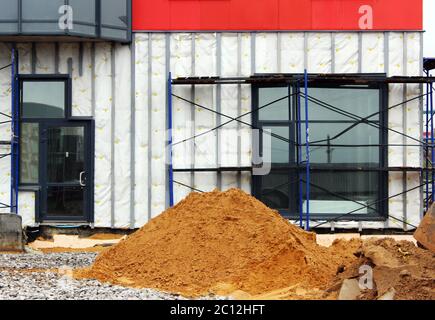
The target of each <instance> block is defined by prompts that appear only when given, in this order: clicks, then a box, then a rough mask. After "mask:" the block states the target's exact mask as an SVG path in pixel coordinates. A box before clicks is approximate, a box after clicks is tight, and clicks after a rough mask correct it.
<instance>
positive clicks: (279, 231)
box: [77, 189, 360, 296]
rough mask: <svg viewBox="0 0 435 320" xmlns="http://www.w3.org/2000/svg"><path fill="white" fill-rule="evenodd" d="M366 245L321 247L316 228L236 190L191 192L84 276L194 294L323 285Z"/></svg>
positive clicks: (105, 254)
mask: <svg viewBox="0 0 435 320" xmlns="http://www.w3.org/2000/svg"><path fill="white" fill-rule="evenodd" d="M359 246H360V242H359V241H351V242H343V241H341V242H339V243H338V244H337V245H336V246H333V247H332V248H325V247H321V246H318V245H317V244H316V241H315V235H314V234H313V233H308V232H304V231H303V230H301V229H299V228H297V227H295V226H293V225H291V224H290V223H289V222H288V221H287V220H285V219H283V218H282V217H281V216H280V215H279V214H278V213H277V212H276V211H274V210H272V209H269V208H268V207H266V206H265V205H264V204H262V203H261V202H260V201H258V200H257V199H255V198H254V197H252V196H250V195H248V194H246V193H244V192H243V191H240V190H237V189H231V190H229V191H226V192H218V191H214V192H210V193H203V194H199V193H192V194H190V195H189V196H188V197H187V198H186V199H184V200H183V201H181V202H180V203H179V204H177V205H176V206H175V207H173V208H170V209H168V210H166V211H165V212H164V213H162V214H161V215H160V216H158V217H157V218H155V219H153V220H152V221H150V222H149V223H148V224H146V225H145V226H144V227H143V228H142V229H140V230H138V231H137V232H136V233H134V234H132V235H131V236H129V237H128V238H127V239H126V240H123V241H121V242H120V243H119V244H118V245H116V246H114V247H112V248H109V249H108V250H106V251H104V252H103V253H101V254H100V255H99V256H98V257H97V259H96V261H95V263H94V265H93V266H92V267H91V268H90V269H87V270H81V271H79V272H78V274H77V276H79V277H87V278H95V279H98V280H101V281H103V282H111V283H114V284H121V285H127V286H132V287H143V288H145V287H146V288H156V289H160V290H165V291H169V292H175V293H180V294H183V295H187V296H197V295H201V294H206V293H210V292H214V293H217V294H228V293H231V292H233V291H236V290H241V291H243V292H246V293H249V294H251V295H254V294H260V293H265V292H271V291H273V290H277V289H282V288H286V287H290V286H295V285H297V286H303V287H305V288H323V287H325V286H326V285H327V284H328V283H329V282H330V281H331V280H332V279H333V278H334V277H335V276H336V274H337V270H338V269H342V268H343V264H344V265H346V264H351V263H353V262H354V261H355V259H356V258H355V256H354V255H353V253H354V252H355V251H356V250H357V248H358V247H359Z"/></svg>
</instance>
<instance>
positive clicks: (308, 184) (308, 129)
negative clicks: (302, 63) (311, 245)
mask: <svg viewBox="0 0 435 320" xmlns="http://www.w3.org/2000/svg"><path fill="white" fill-rule="evenodd" d="M304 84H305V137H306V138H305V140H306V143H305V147H306V148H305V149H306V161H307V172H306V198H307V200H306V201H307V217H306V218H307V223H306V226H305V227H306V230H310V128H309V123H308V72H307V69H305V72H304Z"/></svg>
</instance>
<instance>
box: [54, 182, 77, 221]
mask: <svg viewBox="0 0 435 320" xmlns="http://www.w3.org/2000/svg"><path fill="white" fill-rule="evenodd" d="M83 214H84V192H83V189H82V188H81V187H49V188H48V189H47V215H48V216H70V217H80V216H83Z"/></svg>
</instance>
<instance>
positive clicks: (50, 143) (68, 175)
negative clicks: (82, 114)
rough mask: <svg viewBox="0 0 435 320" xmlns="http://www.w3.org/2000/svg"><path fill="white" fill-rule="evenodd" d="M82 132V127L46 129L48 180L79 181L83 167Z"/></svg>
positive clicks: (52, 181)
mask: <svg viewBox="0 0 435 320" xmlns="http://www.w3.org/2000/svg"><path fill="white" fill-rule="evenodd" d="M84 134H85V132H84V128H83V127H60V128H49V129H48V130H47V179H48V182H50V183H54V182H60V183H64V182H65V183H79V180H80V173H81V172H83V171H84V167H85V156H84Z"/></svg>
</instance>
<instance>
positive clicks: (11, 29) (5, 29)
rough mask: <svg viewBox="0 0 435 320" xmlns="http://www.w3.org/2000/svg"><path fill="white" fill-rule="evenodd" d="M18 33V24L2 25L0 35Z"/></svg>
mask: <svg viewBox="0 0 435 320" xmlns="http://www.w3.org/2000/svg"><path fill="white" fill-rule="evenodd" d="M16 32H18V23H0V34H5V33H16Z"/></svg>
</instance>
